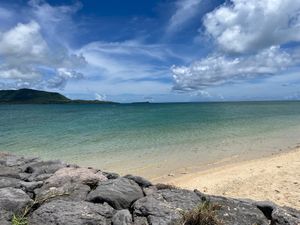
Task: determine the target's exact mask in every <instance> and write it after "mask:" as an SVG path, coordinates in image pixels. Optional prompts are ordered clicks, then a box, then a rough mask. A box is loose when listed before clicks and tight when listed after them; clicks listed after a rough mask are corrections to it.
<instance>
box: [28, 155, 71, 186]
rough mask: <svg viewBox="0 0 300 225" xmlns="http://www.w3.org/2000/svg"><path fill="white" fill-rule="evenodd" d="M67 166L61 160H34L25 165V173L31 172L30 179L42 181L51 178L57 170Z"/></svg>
mask: <svg viewBox="0 0 300 225" xmlns="http://www.w3.org/2000/svg"><path fill="white" fill-rule="evenodd" d="M63 167H66V164H64V163H63V162H61V161H60V160H51V161H39V162H32V163H29V164H26V165H24V166H23V168H22V169H23V171H24V172H25V173H29V174H31V175H30V177H29V178H28V180H29V181H41V180H46V179H47V178H49V177H50V176H51V175H52V174H53V173H55V172H56V171H57V170H59V169H61V168H63Z"/></svg>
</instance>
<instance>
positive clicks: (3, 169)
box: [0, 165, 21, 179]
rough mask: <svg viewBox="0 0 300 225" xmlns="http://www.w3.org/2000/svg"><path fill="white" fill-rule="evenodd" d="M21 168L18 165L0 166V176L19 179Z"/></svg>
mask: <svg viewBox="0 0 300 225" xmlns="http://www.w3.org/2000/svg"><path fill="white" fill-rule="evenodd" d="M20 172H21V170H20V169H19V168H18V167H8V166H3V165H2V166H0V177H10V178H16V179H20V178H21V177H20Z"/></svg>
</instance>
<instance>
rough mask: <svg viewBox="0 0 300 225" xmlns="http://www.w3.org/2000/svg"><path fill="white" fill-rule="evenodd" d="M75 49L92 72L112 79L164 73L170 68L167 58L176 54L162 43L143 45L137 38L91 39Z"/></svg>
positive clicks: (153, 75) (152, 77) (157, 76)
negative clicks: (116, 39) (128, 39)
mask: <svg viewBox="0 0 300 225" xmlns="http://www.w3.org/2000/svg"><path fill="white" fill-rule="evenodd" d="M78 53H79V54H82V55H83V56H84V58H85V59H86V61H87V62H88V64H89V65H90V71H89V73H90V74H91V76H93V74H94V76H98V77H102V79H107V80H114V81H115V82H122V81H127V80H134V79H159V78H163V77H167V76H168V75H169V73H170V72H169V67H168V66H166V65H165V64H166V62H167V61H168V60H169V59H170V58H178V56H177V55H176V54H175V53H173V52H172V51H170V50H168V48H166V47H165V46H163V45H144V44H142V43H140V42H137V41H124V42H114V43H104V42H93V43H89V44H88V45H86V46H83V47H82V48H81V49H80V50H79V51H78Z"/></svg>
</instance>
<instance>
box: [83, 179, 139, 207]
mask: <svg viewBox="0 0 300 225" xmlns="http://www.w3.org/2000/svg"><path fill="white" fill-rule="evenodd" d="M143 196H144V195H143V191H142V189H141V188H140V186H139V185H138V184H137V183H135V182H134V181H132V180H129V179H126V178H118V179H114V180H107V181H104V182H101V183H100V185H99V186H98V187H97V188H96V189H95V190H94V191H91V192H90V193H89V195H88V196H87V200H88V201H90V202H94V203H103V202H107V203H108V204H110V205H111V206H112V207H114V208H115V209H118V210H119V209H128V208H129V207H130V206H131V204H132V203H133V202H134V201H136V200H137V199H139V198H142V197H143Z"/></svg>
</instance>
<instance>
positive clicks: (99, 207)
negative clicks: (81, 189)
mask: <svg viewBox="0 0 300 225" xmlns="http://www.w3.org/2000/svg"><path fill="white" fill-rule="evenodd" d="M113 214H114V209H113V208H112V207H110V206H109V205H108V204H106V203H104V204H92V203H89V202H83V201H82V202H71V201H63V200H57V201H51V202H48V203H45V204H44V205H42V206H41V207H39V208H38V209H37V210H35V211H34V212H33V214H32V215H31V216H30V217H29V224H30V225H54V224H55V225H75V224H76V225H99V224H101V225H102V224H103V225H110V224H111V218H112V216H113Z"/></svg>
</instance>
